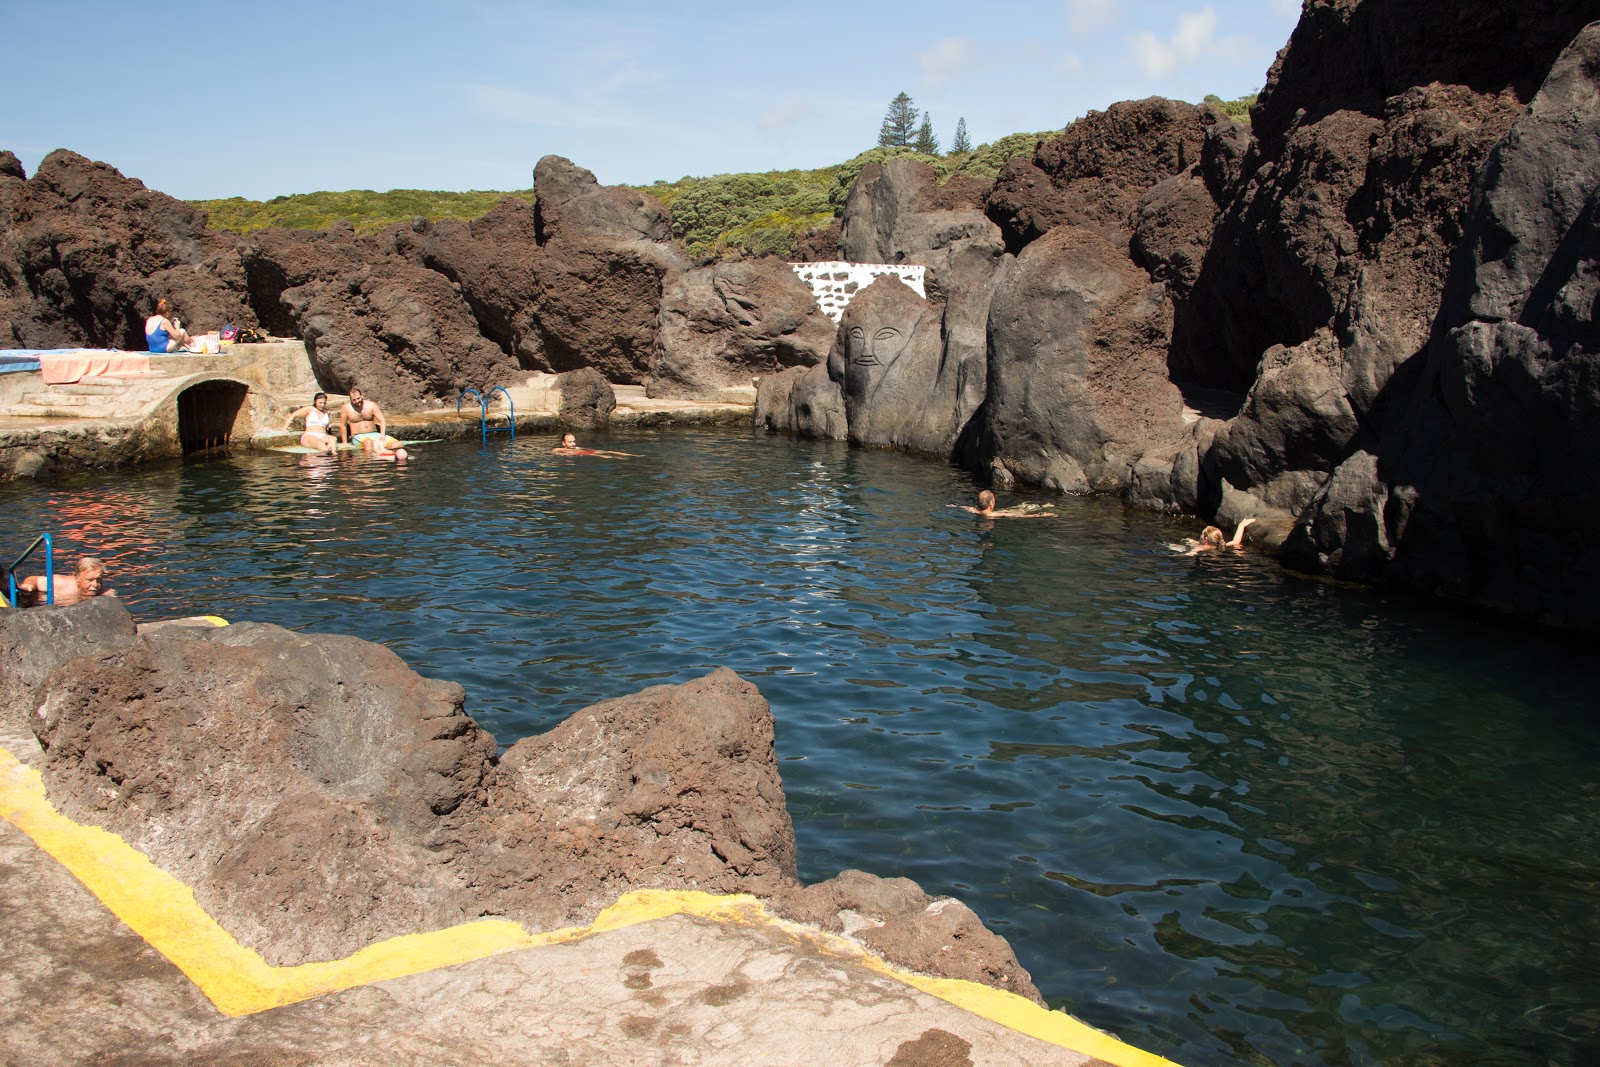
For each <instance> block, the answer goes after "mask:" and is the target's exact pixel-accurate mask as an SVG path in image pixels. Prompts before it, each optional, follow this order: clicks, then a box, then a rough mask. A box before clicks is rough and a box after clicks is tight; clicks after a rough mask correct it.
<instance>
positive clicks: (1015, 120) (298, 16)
mask: <svg viewBox="0 0 1600 1067" xmlns="http://www.w3.org/2000/svg"><path fill="white" fill-rule="evenodd" d="M1299 9H1300V4H1299V0H1037V2H1013V0H990V2H988V3H984V4H973V3H971V2H970V0H962V2H959V3H958V2H954V0H950V2H946V0H917V2H916V3H907V4H888V3H881V2H874V0H866V2H860V0H846V2H843V3H835V4H826V3H815V4H807V5H800V4H783V5H769V4H762V3H759V2H755V3H737V4H736V3H725V2H722V0H712V2H703V3H696V2H693V0H678V2H677V3H672V2H660V0H657V2H654V3H643V2H638V0H590V2H588V3H576V2H566V3H550V2H541V0H526V2H521V3H518V2H513V0H387V2H384V3H366V2H341V0H322V2H316V0H281V2H277V3H263V2H259V0H231V2H230V0H206V2H194V0H171V2H167V3H161V4H153V3H147V2H144V0H111V2H104V0H92V2H86V0H0V40H3V41H5V42H6V43H7V45H8V47H7V48H6V53H7V56H6V62H5V67H6V70H5V77H4V80H3V82H0V86H3V87H0V149H10V150H11V151H12V152H15V153H16V154H17V156H18V157H19V158H20V159H21V160H22V164H23V167H24V168H25V169H26V170H27V172H28V173H29V174H32V173H33V171H34V168H36V167H37V166H38V164H39V161H40V160H41V159H43V158H44V156H45V155H47V154H48V153H49V152H51V151H53V150H54V149H56V148H68V149H71V150H72V151H74V152H77V153H79V154H81V155H84V156H88V157H89V158H91V159H97V160H102V161H104V162H106V163H109V164H111V165H112V166H114V167H116V168H117V169H118V170H120V171H121V172H122V173H123V174H125V175H127V176H128V177H131V178H138V179H139V180H141V181H143V182H144V183H145V185H146V186H148V187H150V188H152V189H158V190H160V191H162V192H164V193H168V194H170V195H172V196H175V197H179V198H181V199H186V200H199V199H213V198H222V197H229V196H244V197H248V198H250V199H254V200H265V199H269V198H271V197H274V196H284V195H288V194H292V193H305V192H314V191H317V190H344V189H374V190H379V191H382V190H387V189H435V190H452V191H462V190H468V189H495V190H513V189H526V188H528V187H529V186H530V185H531V184H532V172H533V166H534V164H535V163H537V162H538V160H539V159H540V157H542V156H545V155H550V154H554V155H560V156H566V157H567V158H568V159H571V160H572V161H573V162H575V163H577V164H578V165H579V166H582V167H587V168H588V169H589V170H591V171H593V172H594V173H595V175H596V177H598V178H599V179H600V181H601V182H602V183H604V184H607V185H614V184H634V185H648V184H649V183H651V182H653V181H657V180H663V181H675V180H677V179H678V178H681V177H684V176H687V175H693V176H706V175H711V174H727V173H733V172H740V171H768V170H788V169H807V170H809V169H812V168H816V167H823V166H828V165H831V164H834V163H841V162H843V161H845V160H847V159H849V158H850V157H851V156H854V155H856V154H857V153H859V152H861V151H863V150H865V149H867V148H871V147H872V146H873V145H875V144H876V143H877V136H878V128H879V125H880V123H881V122H882V121H883V117H884V113H885V111H886V110H887V108H888V104H889V101H890V100H891V99H893V98H894V96H895V94H896V93H899V92H905V93H908V94H910V96H911V98H912V100H913V102H914V105H915V106H916V107H917V108H918V109H919V110H921V111H922V112H924V113H926V114H927V115H928V116H929V117H930V118H931V120H932V124H933V131H934V134H935V136H937V137H938V138H939V140H940V141H941V142H943V143H944V144H945V145H946V146H948V145H949V143H950V141H951V140H952V138H953V137H954V134H955V126H956V121H957V120H958V119H965V120H966V124H967V130H968V134H969V136H970V137H971V139H972V143H973V144H974V145H978V144H983V143H985V142H988V141H993V140H996V139H998V138H1000V137H1003V136H1005V135H1006V134H1009V133H1018V132H1037V131H1043V130H1052V129H1060V128H1061V127H1063V126H1065V125H1066V124H1067V123H1069V122H1071V121H1072V120H1073V119H1076V118H1079V117H1081V116H1082V115H1084V114H1085V113H1086V112H1088V111H1090V110H1091V109H1100V110H1103V109H1104V108H1105V107H1107V106H1108V105H1110V104H1112V103H1114V102H1116V101H1118V100H1131V99H1142V98H1144V97H1147V96H1166V97H1172V98H1174V99H1179V100H1189V101H1193V102H1197V101H1199V100H1200V99H1202V98H1203V97H1204V96H1205V95H1206V94H1207V93H1215V94H1217V95H1218V96H1220V97H1222V98H1223V99H1233V98H1236V97H1239V96H1243V95H1245V94H1246V93H1250V92H1254V91H1256V90H1258V89H1260V88H1261V87H1262V85H1264V84H1265V82H1266V75H1267V69H1268V68H1269V67H1270V66H1271V64H1272V60H1273V57H1274V56H1275V54H1276V53H1277V50H1278V49H1279V48H1281V47H1282V46H1283V45H1284V44H1285V43H1286V42H1287V41H1288V38H1289V33H1290V31H1291V30H1293V28H1294V24H1295V21H1296V19H1297V18H1298V16H1299Z"/></svg>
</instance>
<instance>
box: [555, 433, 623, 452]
mask: <svg viewBox="0 0 1600 1067" xmlns="http://www.w3.org/2000/svg"><path fill="white" fill-rule="evenodd" d="M550 451H552V452H554V453H555V454H556V455H558V456H631V455H633V453H632V452H607V451H606V450H605V449H602V448H580V447H578V439H577V438H576V437H574V436H572V435H571V434H570V433H564V434H562V435H561V443H560V444H559V445H556V447H554V448H552V449H551V450H550Z"/></svg>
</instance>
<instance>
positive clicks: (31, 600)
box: [17, 556, 117, 607]
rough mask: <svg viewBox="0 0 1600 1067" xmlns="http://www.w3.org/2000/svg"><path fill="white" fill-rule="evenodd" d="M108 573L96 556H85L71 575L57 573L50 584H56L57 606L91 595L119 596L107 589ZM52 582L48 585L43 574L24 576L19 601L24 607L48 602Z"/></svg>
mask: <svg viewBox="0 0 1600 1067" xmlns="http://www.w3.org/2000/svg"><path fill="white" fill-rule="evenodd" d="M105 573H106V565H105V564H104V563H101V562H100V561H99V560H98V559H95V558H94V557H93V556H84V557H83V558H82V559H80V560H78V565H77V567H75V568H74V569H73V572H72V573H71V574H57V575H55V577H54V582H53V583H51V585H53V587H54V591H55V603H56V605H57V606H58V607H59V606H61V605H64V604H76V603H78V601H80V600H87V599H88V598H89V597H92V596H116V595H117V591H116V590H115V589H107V588H105ZM51 585H46V584H45V580H44V575H42V574H35V575H33V576H32V577H31V578H24V579H22V581H20V582H18V583H17V600H18V601H19V603H21V604H22V605H24V606H27V605H31V604H43V603H46V595H47V594H46V590H47V589H50V588H51Z"/></svg>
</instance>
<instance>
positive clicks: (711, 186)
mask: <svg viewBox="0 0 1600 1067" xmlns="http://www.w3.org/2000/svg"><path fill="white" fill-rule="evenodd" d="M1206 99H1207V101H1208V102H1210V103H1213V104H1216V105H1217V106H1218V107H1220V108H1221V109H1222V110H1223V112H1224V113H1226V114H1228V115H1230V116H1232V117H1234V118H1240V119H1242V121H1249V113H1248V109H1249V105H1250V104H1252V103H1254V102H1255V94H1251V95H1249V96H1246V97H1241V98H1240V99H1238V100H1226V101H1224V100H1218V99H1217V98H1216V97H1207V98H1206ZM1059 132H1060V131H1059V130H1046V131H1043V132H1040V133H1014V134H1011V135H1010V136H1008V137H1002V138H1001V139H1000V140H998V141H995V142H994V143H993V144H985V145H979V146H978V148H977V149H975V150H974V151H972V152H967V153H963V154H961V155H945V156H917V155H916V153H914V152H913V151H912V150H911V149H909V148H873V149H869V150H868V151H866V152H862V153H861V154H860V155H858V156H856V157H855V158H853V159H850V160H847V161H846V162H844V163H838V164H835V165H834V166H831V167H820V168H818V169H816V170H785V171H768V172H766V173H764V174H717V175H713V176H711V177H708V178H692V177H686V178H680V179H678V180H677V181H675V182H664V181H658V182H656V183H655V184H653V185H647V186H639V187H638V188H639V190H640V191H641V192H644V193H648V194H650V195H651V196H653V197H655V198H656V199H658V200H660V201H661V202H662V203H664V204H666V205H667V208H668V210H669V211H670V212H671V214H672V235H673V237H674V238H675V239H676V240H677V241H678V243H679V244H681V245H682V246H683V247H684V249H685V250H686V251H687V252H688V253H689V254H690V255H691V256H696V257H699V256H717V257H722V256H726V255H731V254H737V253H738V252H740V251H749V252H776V253H778V254H779V255H790V254H792V253H793V252H794V250H795V243H796V241H797V240H798V239H799V237H800V236H801V235H802V234H804V233H806V232H808V231H810V230H813V229H816V228H818V227H821V226H825V225H826V224H827V222H828V220H829V219H830V218H833V217H834V216H837V215H838V214H839V213H840V212H842V211H843V210H844V203H845V199H846V198H847V197H848V196H849V194H850V186H851V185H852V184H853V183H854V182H855V180H856V177H857V176H858V175H859V174H860V173H861V169H862V168H863V167H865V166H866V165H867V164H868V163H882V162H884V161H885V160H887V159H891V158H893V157H895V156H900V155H911V156H915V157H916V158H918V159H921V160H923V161H925V162H928V163H931V164H933V167H934V169H935V170H936V171H938V173H939V176H940V179H941V180H944V179H948V178H949V177H950V176H951V175H954V174H958V173H959V174H970V175H973V176H975V177H979V178H983V179H986V180H993V178H994V176H995V175H996V174H998V173H999V172H1000V168H1001V167H1002V166H1004V165H1005V164H1006V162H1007V161H1008V160H1010V159H1013V158H1016V157H1017V156H1031V155H1032V154H1033V150H1034V147H1035V146H1036V145H1037V144H1038V143H1039V142H1040V141H1041V140H1043V139H1045V138H1047V137H1051V136H1054V135H1055V134H1056V133H1059ZM506 196H514V197H517V198H518V199H521V200H526V201H528V202H530V203H532V201H533V190H532V189H520V190H516V191H513V192H509V193H498V192H492V191H486V192H480V191H476V190H475V191H472V192H466V193H444V192H428V191H426V190H422V189H391V190H390V191H388V192H386V193H378V192H373V191H372V190H370V189H355V190H351V191H348V192H342V193H302V194H296V195H294V196H280V197H277V198H275V199H272V200H268V201H266V202H264V203H263V202H261V201H257V200H246V199H244V198H243V197H232V198H230V199H227V200H197V201H193V204H194V206H195V207H198V208H201V209H203V210H204V211H206V212H207V214H208V216H209V219H210V225H211V227H212V228H213V229H217V230H232V231H234V232H235V233H241V234H245V233H251V232H253V231H255V230H261V229H266V228H267V227H269V226H278V227H282V228H285V229H310V230H319V229H326V228H327V227H329V226H331V225H333V224H334V223H335V222H340V221H343V222H348V223H350V224H351V225H352V226H354V227H355V228H356V231H357V232H359V233H375V232H377V231H378V230H381V229H383V228H384V227H385V226H389V225H392V224H394V223H397V222H398V223H409V222H411V221H412V220H413V219H416V218H418V217H421V218H425V219H428V220H430V221H437V220H439V219H476V218H480V217H482V216H483V215H485V214H487V213H488V211H489V210H490V209H491V208H493V207H494V205H495V204H497V203H499V201H500V199H501V198H502V197H506Z"/></svg>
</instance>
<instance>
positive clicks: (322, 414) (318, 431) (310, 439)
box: [283, 393, 339, 455]
mask: <svg viewBox="0 0 1600 1067" xmlns="http://www.w3.org/2000/svg"><path fill="white" fill-rule="evenodd" d="M301 417H304V418H305V420H306V431H305V433H303V434H301V435H300V443H301V444H302V445H304V446H305V447H306V448H314V449H316V450H317V451H318V452H327V453H329V454H330V455H331V454H332V453H333V452H335V451H337V450H338V448H339V439H338V438H337V437H335V436H333V434H331V433H329V432H328V423H330V422H331V421H333V417H332V416H331V415H329V414H328V394H327V393H318V394H317V395H316V396H314V397H312V398H311V403H310V404H308V405H307V406H305V407H303V408H296V409H295V410H294V411H291V412H289V417H288V418H287V419H284V420H283V428H284V429H285V430H287V429H288V428H289V424H290V423H292V422H294V420H295V419H298V418H301Z"/></svg>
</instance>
